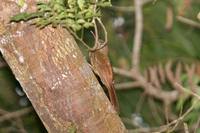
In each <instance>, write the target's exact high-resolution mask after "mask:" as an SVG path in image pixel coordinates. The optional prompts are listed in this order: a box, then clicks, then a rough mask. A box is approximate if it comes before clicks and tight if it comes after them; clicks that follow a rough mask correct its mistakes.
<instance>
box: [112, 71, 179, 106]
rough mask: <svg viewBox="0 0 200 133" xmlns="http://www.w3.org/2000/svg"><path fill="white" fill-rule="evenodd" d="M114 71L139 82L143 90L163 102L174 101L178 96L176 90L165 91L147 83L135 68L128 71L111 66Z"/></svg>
mask: <svg viewBox="0 0 200 133" xmlns="http://www.w3.org/2000/svg"><path fill="white" fill-rule="evenodd" d="M113 71H114V73H116V74H119V75H122V76H126V77H128V78H132V79H134V80H135V82H136V83H137V82H138V83H140V87H141V89H144V91H145V92H146V93H147V94H148V95H150V96H153V97H154V98H157V99H159V100H162V101H163V102H168V103H170V102H174V101H176V100H177V98H178V95H179V93H178V91H177V90H173V91H165V90H162V89H159V88H156V87H155V86H153V85H152V84H151V83H149V82H148V81H147V80H146V79H145V78H144V77H143V76H142V75H141V74H140V72H138V71H137V70H133V71H128V70H124V69H120V68H113Z"/></svg>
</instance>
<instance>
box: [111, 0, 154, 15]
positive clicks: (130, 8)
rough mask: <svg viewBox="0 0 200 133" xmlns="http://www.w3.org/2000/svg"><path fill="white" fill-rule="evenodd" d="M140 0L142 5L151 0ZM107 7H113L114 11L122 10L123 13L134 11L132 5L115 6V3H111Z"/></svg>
mask: <svg viewBox="0 0 200 133" xmlns="http://www.w3.org/2000/svg"><path fill="white" fill-rule="evenodd" d="M141 1H142V5H145V4H147V3H149V2H152V1H153V0H141ZM108 8H109V9H113V10H115V11H119V12H124V13H129V12H135V7H134V6H115V5H113V6H111V7H108Z"/></svg>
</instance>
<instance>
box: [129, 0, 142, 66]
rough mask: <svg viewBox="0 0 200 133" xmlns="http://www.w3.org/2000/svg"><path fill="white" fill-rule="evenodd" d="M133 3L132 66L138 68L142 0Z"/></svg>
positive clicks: (135, 0)
mask: <svg viewBox="0 0 200 133" xmlns="http://www.w3.org/2000/svg"><path fill="white" fill-rule="evenodd" d="M134 5H135V35H134V40H133V43H134V44H133V50H132V51H133V53H132V67H133V68H134V69H137V70H138V65H139V63H140V49H141V45H142V30H143V13H142V1H141V0H134Z"/></svg>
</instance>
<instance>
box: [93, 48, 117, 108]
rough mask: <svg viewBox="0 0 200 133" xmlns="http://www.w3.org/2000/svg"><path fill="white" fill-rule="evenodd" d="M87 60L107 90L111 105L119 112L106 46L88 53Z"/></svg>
mask: <svg viewBox="0 0 200 133" xmlns="http://www.w3.org/2000/svg"><path fill="white" fill-rule="evenodd" d="M89 59H90V64H91V67H92V69H93V71H94V73H95V74H96V75H97V76H98V77H99V78H100V80H101V82H102V83H103V84H104V85H105V87H106V88H107V90H108V94H109V98H110V101H111V104H112V105H113V106H114V108H115V110H116V111H117V112H119V103H118V99H117V95H116V92H115V87H114V80H113V70H112V66H111V63H110V60H109V57H108V46H107V45H104V46H102V47H101V48H99V49H96V50H93V51H90V52H89Z"/></svg>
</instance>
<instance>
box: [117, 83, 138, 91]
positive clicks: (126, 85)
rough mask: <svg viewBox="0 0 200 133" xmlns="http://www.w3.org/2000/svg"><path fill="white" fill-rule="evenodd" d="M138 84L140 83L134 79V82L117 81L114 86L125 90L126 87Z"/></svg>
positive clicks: (133, 86) (129, 87)
mask: <svg viewBox="0 0 200 133" xmlns="http://www.w3.org/2000/svg"><path fill="white" fill-rule="evenodd" d="M138 86H140V83H139V82H137V81H135V82H125V83H118V84H115V88H116V89H117V90H126V89H131V88H135V87H138Z"/></svg>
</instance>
